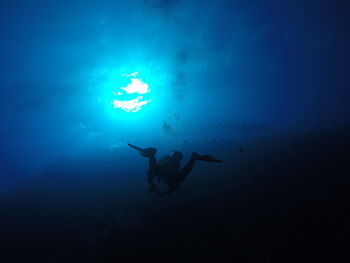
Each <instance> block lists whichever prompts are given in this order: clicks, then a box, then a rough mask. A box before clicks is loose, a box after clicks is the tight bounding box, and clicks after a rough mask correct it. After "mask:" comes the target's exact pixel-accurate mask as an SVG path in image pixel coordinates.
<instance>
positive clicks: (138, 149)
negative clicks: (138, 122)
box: [128, 143, 143, 152]
mask: <svg viewBox="0 0 350 263" xmlns="http://www.w3.org/2000/svg"><path fill="white" fill-rule="evenodd" d="M128 145H129V146H130V147H131V148H134V149H135V150H137V151H139V152H142V151H143V149H141V148H139V147H137V146H135V145H132V144H130V143H128Z"/></svg>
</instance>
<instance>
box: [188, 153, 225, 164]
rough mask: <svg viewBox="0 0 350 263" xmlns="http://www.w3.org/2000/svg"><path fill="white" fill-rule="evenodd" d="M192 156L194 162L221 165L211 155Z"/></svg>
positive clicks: (195, 154)
mask: <svg viewBox="0 0 350 263" xmlns="http://www.w3.org/2000/svg"><path fill="white" fill-rule="evenodd" d="M194 156H195V158H196V160H200V161H205V162H210V163H222V160H218V159H216V158H214V157H213V156H211V155H200V154H197V153H194Z"/></svg>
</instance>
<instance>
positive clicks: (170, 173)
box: [128, 144, 222, 196]
mask: <svg viewBox="0 0 350 263" xmlns="http://www.w3.org/2000/svg"><path fill="white" fill-rule="evenodd" d="M128 145H129V146H130V147H132V148H133V149H135V150H137V151H139V152H140V154H141V155H142V156H143V157H146V158H148V159H149V168H148V171H147V179H148V183H149V192H151V193H155V194H157V195H159V196H163V195H166V194H170V193H173V192H174V191H176V190H177V189H178V188H179V187H180V185H181V183H182V182H183V181H184V180H185V178H186V177H187V176H188V174H189V173H190V172H191V170H192V168H193V166H194V163H195V161H205V162H215V163H221V162H222V161H221V160H217V159H215V158H214V157H212V156H210V155H199V154H197V153H192V155H191V158H190V160H189V161H188V162H187V164H186V165H185V166H184V167H183V168H182V169H180V162H181V161H182V159H183V156H182V153H181V152H179V151H174V152H173V153H172V155H171V156H166V157H164V158H163V159H161V160H160V161H157V159H156V158H155V155H156V153H157V149H156V148H146V149H141V148H139V147H137V146H135V145H132V144H128ZM154 179H157V180H158V182H160V180H162V181H163V182H164V183H165V184H167V186H168V189H167V190H166V191H160V190H159V189H158V188H157V186H156V185H155V183H154Z"/></svg>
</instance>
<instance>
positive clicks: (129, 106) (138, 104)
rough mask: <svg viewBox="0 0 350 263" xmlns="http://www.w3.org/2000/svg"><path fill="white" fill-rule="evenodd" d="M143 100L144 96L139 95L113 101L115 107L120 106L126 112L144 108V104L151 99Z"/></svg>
mask: <svg viewBox="0 0 350 263" xmlns="http://www.w3.org/2000/svg"><path fill="white" fill-rule="evenodd" d="M141 100H142V96H138V97H137V98H136V99H133V100H114V101H113V102H112V104H113V106H114V108H120V109H122V110H124V111H126V112H137V111H139V110H141V109H142V106H143V105H146V104H147V103H148V102H150V101H151V100H144V101H141Z"/></svg>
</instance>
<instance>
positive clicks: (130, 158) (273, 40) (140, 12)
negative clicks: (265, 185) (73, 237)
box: [0, 0, 350, 262]
mask: <svg viewBox="0 0 350 263" xmlns="http://www.w3.org/2000/svg"><path fill="white" fill-rule="evenodd" d="M348 10H349V6H348V3H346V1H325V0H321V1H312V0H307V1H274V0H269V1H259V0H251V1H229V0H216V1H197V0H129V1H121V0H120V1H119V0H115V1H111V0H99V1H97V0H92V1H80V0H75V1H65V0H60V1H54V0H53V1H40V0H31V1H24V0H18V1H10V0H2V1H1V3H0V124H1V125H0V156H1V158H0V195H1V196H7V195H11V194H12V193H15V192H16V191H21V190H18V189H22V188H21V187H23V185H26V184H28V183H29V184H31V183H32V182H33V180H39V181H40V179H38V178H50V174H54V175H52V176H53V178H56V179H54V182H56V181H55V180H58V179H57V178H63V179H62V182H60V183H57V185H58V186H57V187H56V188H55V189H60V190H61V191H62V193H64V192H66V191H65V190H62V189H64V188H65V187H68V186H67V185H68V184H71V183H72V182H71V181H69V180H73V181H74V180H75V179H74V178H80V179H76V180H78V181H74V182H73V183H72V184H73V185H74V184H76V185H79V183H78V182H80V181H79V180H82V181H85V180H84V176H86V177H85V179H86V180H88V182H90V183H87V186H86V187H87V188H84V187H82V188H81V189H80V190H77V191H81V192H80V194H82V193H83V192H84V191H87V192H89V191H93V190H92V189H93V186H94V185H95V183H96V182H98V181H99V178H104V179H101V181H103V180H107V181H108V182H109V183H110V186H111V185H115V187H116V188H115V189H119V190H115V191H116V192H118V193H124V192H126V193H127V194H126V195H127V196H129V197H130V196H132V195H134V196H138V197H137V198H139V199H137V198H136V200H144V198H146V200H148V201H144V202H146V203H147V202H149V203H147V204H149V205H150V203H152V202H153V201H151V200H153V199H152V198H153V197H149V195H150V194H149V193H148V192H147V185H146V173H145V172H146V170H147V165H148V164H147V161H146V160H145V159H143V158H142V157H141V156H139V155H138V153H137V152H135V151H134V150H132V149H131V148H129V147H128V146H127V143H132V144H135V145H138V146H140V147H156V148H157V149H158V155H157V157H158V158H161V157H162V156H164V155H166V154H168V153H169V152H170V151H173V150H180V151H182V152H183V153H184V157H185V161H186V160H187V159H188V158H189V156H190V154H191V152H193V151H196V152H200V153H203V154H212V155H214V156H216V157H217V158H220V159H223V160H224V163H223V164H222V165H221V166H220V165H218V164H213V165H212V164H203V163H200V164H199V165H197V166H195V168H194V170H193V177H191V175H192V174H191V175H190V176H189V180H188V182H187V181H186V185H184V189H180V190H179V193H174V196H176V195H178V196H179V200H182V201H179V202H180V203H181V202H184V201H183V200H185V199H189V200H191V198H193V199H195V200H198V199H201V195H200V194H199V195H198V193H200V192H201V191H203V189H205V192H206V193H208V195H211V193H215V194H213V195H214V196H220V193H221V192H225V193H226V192H227V193H228V192H230V191H231V190H230V185H237V184H238V183H239V184H242V185H246V184H247V183H254V182H255V181H254V180H255V179H256V178H255V179H254V177H249V178H250V179H247V178H248V177H244V176H242V177H238V178H236V179H232V180H234V181H230V183H229V184H228V183H227V181H226V179H223V178H229V176H230V175H231V174H237V171H242V169H243V168H242V167H249V169H253V168H252V167H254V166H256V167H260V166H259V165H261V164H262V163H266V162H267V163H270V162H271V166H269V165H267V164H266V165H265V164H264V165H263V166H261V167H260V168H261V169H262V170H261V171H264V172H266V174H270V170H271V171H275V170H274V169H275V168H271V167H274V164H273V160H274V159H276V158H277V159H278V160H280V161H281V165H277V166H276V167H282V166H284V165H286V163H289V164H290V165H291V162H293V163H295V164H298V165H299V164H300V163H304V161H305V158H306V156H309V154H308V153H307V150H306V149H309V148H311V149H312V148H315V147H316V146H315V145H319V144H318V142H321V141H325V139H324V138H329V137H332V136H333V137H334V134H339V133H340V134H341V136H340V137H341V138H343V137H342V136H344V137H346V136H345V135H346V134H347V131H348V130H347V129H348V128H344V127H348V125H349V123H350V107H349V101H350V90H349V76H350V72H349V71H350V33H349V29H348V28H349V27H350V18H349V17H350V16H349V11H348ZM133 73H137V74H136V75H134V77H132V76H131V75H130V74H133ZM132 78H137V79H138V80H141V81H142V82H143V83H146V84H147V85H148V87H149V89H150V92H149V93H147V94H145V95H142V94H137V93H133V94H126V95H125V94H124V95H123V97H120V98H121V99H122V100H133V99H135V98H137V96H141V95H142V96H144V97H143V98H142V100H144V101H145V100H149V102H148V103H147V104H146V105H143V106H142V108H139V109H138V111H137V112H126V111H123V110H122V109H118V108H114V107H113V100H115V99H116V98H118V96H119V95H117V91H123V92H124V93H125V90H123V89H121V88H123V87H126V86H127V85H129V84H130V83H131V81H132V80H131V79H132ZM333 130H336V132H334V133H333ZM330 131H331V132H330ZM323 132H325V134H324V135H322V134H323ZM315 134H316V135H315ZM320 134H321V135H320ZM329 134H332V135H331V136H329ZM344 134H345V135H344ZM303 136H304V137H303ZM317 136H319V137H317ZM315 137H317V138H320V139H319V141H317V142H315V143H313V144H312V143H311V144H308V143H305V141H308V140H309V139H305V138H315ZM290 138H292V139H293V138H294V139H295V138H297V139H296V140H297V141H298V143H299V144H293V141H290V140H289V139H290ZM300 138H303V139H300ZM294 139H293V140H294ZM300 144H301V145H302V147H301V148H302V149H303V150H300V149H299V150H298V146H296V145H299V146H300ZM325 144H326V145H327V147H328V146H329V145H330V146H329V147H328V148H327V147H326V146H325V147H324V148H322V149H323V150H324V149H327V150H325V151H326V152H334V149H335V148H332V145H338V144H336V143H332V142H328V143H325ZM280 145H283V146H280ZM339 145H340V146H339V147H341V145H342V143H340V144H339ZM339 147H338V148H337V149H338V150H339ZM316 148H317V147H316ZM272 149H277V150H276V152H274V151H273V150H272ZM286 149H287V150H286ZM291 149H292V150H291ZM317 149H318V148H317ZM265 151H267V152H268V153H269V155H268V153H265ZM286 151H289V152H288V154H289V155H288V156H289V157H285V158H284V159H283V157H282V155H283V153H285V152H286ZM299 151H300V152H299ZM299 154H300V155H299ZM335 155H336V154H335ZM340 155H341V156H342V157H341V158H343V155H342V152H341V153H340ZM340 155H339V156H340ZM257 156H260V157H261V158H262V159H259V158H260V157H257ZM293 156H294V157H293ZM300 156H302V157H300ZM298 157H300V162H299V161H298V160H297V158H298ZM333 157H334V156H333ZM333 157H330V158H333ZM264 158H265V159H264ZM293 158H294V159H293ZM315 158H316V157H315ZM341 158H340V159H341ZM282 159H283V160H282ZM287 159H288V161H287ZM291 159H293V160H294V161H291ZM336 159H337V158H334V159H332V160H336ZM305 162H306V163H307V162H308V161H305ZM313 164H315V163H313V162H312V165H311V164H310V167H314V166H313ZM89 165H90V166H89ZM236 165H237V166H239V165H242V167H241V166H239V167H240V168H237V166H236ZM245 165H246V166H245ZM315 165H316V164H315ZM333 165H335V164H334V163H331V164H330V165H329V166H328V167H333ZM50 167H51V168H50ZM64 167H70V168H71V169H68V168H67V169H68V170H64V169H66V168H64ZM72 167H73V168H72ZM79 167H80V168H79ZM101 167H102V168H101ZM235 167H236V168H235ZM293 167H294V166H293ZM50 169H51V170H50ZM62 169H63V170H62ZM235 169H238V170H235ZM257 169H258V168H257ZM276 169H277V168H276ZM281 169H282V168H281ZM293 169H294V168H288V171H289V172H290V171H294V170H293ZM307 169H308V168H307ZM243 170H244V169H243ZM64 171H65V172H64ZM249 171H251V170H249ZM303 171H304V170H303ZM272 173H273V172H272ZM281 173H282V172H281ZM296 173H298V174H301V173H303V172H300V173H299V172H296ZM343 174H344V173H343ZM201 175H203V176H204V177H203V178H201ZM219 175H223V177H219ZM215 177H216V179H217V178H218V177H219V178H221V179H217V180H219V182H220V183H217V181H216V183H217V184H218V185H217V187H216V188H215V187H214V188H213V189H214V190H213V189H211V186H212V185H213V184H215V183H213V180H214V178H215ZM69 178H73V179H69ZM87 178H89V179H87ZM45 180H46V179H45ZM47 180H49V179H47ZM65 180H68V181H65ZM89 180H91V181H89ZM235 180H236V181H235ZM271 180H273V181H275V179H271ZM279 180H281V181H283V179H279ZM49 181H50V180H49ZM286 181H288V180H286ZM288 182H289V181H288ZM52 184H54V183H52ZM286 184H287V183H286ZM44 188H46V187H44ZM112 188H113V187H112ZM112 188H111V189H110V188H108V189H109V190H106V191H107V192H108V191H111V192H113V191H114V190H112ZM253 188H254V187H253ZM35 189H36V188H35ZM84 189H85V190H84ZM101 189H104V188H103V186H101ZM69 191H70V190H67V192H69ZM72 191H73V192H74V189H73V190H72ZM103 191H104V190H101V192H103ZM181 191H183V192H182V193H183V195H181ZM34 192H35V191H34ZM69 193H70V192H69ZM93 193H94V194H91V196H94V198H96V196H99V194H101V193H100V192H97V193H95V192H93ZM191 193H193V194H194V196H191ZM196 193H197V195H196ZM249 193H251V192H249ZM77 194H78V195H79V193H77ZM84 194H87V195H89V193H84ZM33 195H34V194H33ZM33 195H29V196H33ZM89 196H90V195H89ZM140 196H143V197H140ZM205 196H206V195H205ZM41 198H42V199H45V194H43V195H42V197H41ZM91 198H92V197H91ZM97 198H98V197H97ZM120 198H125V197H120ZM130 198H131V197H130ZM147 198H151V199H150V200H149V199H147ZM169 198H176V197H169ZM232 198H233V197H232ZM34 199H35V198H34ZM102 199H103V198H102ZM132 200H133V199H132ZM171 200H172V199H171ZM101 202H102V201H101ZM101 202H100V203H99V204H101ZM106 202H107V201H106ZM130 202H131V203H133V202H134V203H137V202H138V201H135V200H134V201H130ZM154 202H159V200H158V201H154ZM161 202H163V201H161ZM173 202H175V203H176V201H173ZM68 203H69V202H68ZM102 203H103V202H102ZM181 204H182V203H181ZM62 206H64V205H63V204H62ZM124 206H125V207H127V206H128V205H126V204H125V205H124ZM130 206H132V205H130ZM144 206H146V204H144V203H142V204H138V205H136V207H139V208H134V209H135V211H143V210H142V209H141V208H140V207H144ZM161 206H162V207H163V206H166V204H165V203H162V204H161ZM174 206H175V205H174ZM125 207H124V208H125ZM125 209H126V210H127V208H125ZM130 209H131V208H130ZM138 209H141V210H138ZM152 209H155V210H154V211H157V208H154V207H153V208H152ZM159 209H162V208H159ZM131 210H132V209H131ZM118 211H119V210H118ZM123 211H124V210H123ZM152 211H153V210H152ZM120 213H121V214H120ZM120 213H119V214H118V215H117V217H118V216H119V217H121V218H128V216H129V215H127V216H126V215H124V214H123V213H124V212H120ZM130 213H131V212H130ZM139 213H140V214H142V213H143V212H139ZM119 217H118V218H119ZM120 220H123V219H120ZM125 220H129V219H125ZM34 221H35V220H34ZM204 246H205V245H204ZM60 251H61V250H60ZM62 253H63V252H62ZM125 253H126V252H125ZM257 253H258V252H257ZM49 258H50V257H49ZM237 260H238V259H237ZM36 262H41V261H38V260H37V261H36ZM52 262H53V261H52ZM54 262H56V261H54ZM57 262H61V261H57ZM62 262H68V261H64V260H63V261H62ZM101 262H102V261H101ZM252 262H253V261H252ZM254 262H255V261H254ZM266 262H267V261H266Z"/></svg>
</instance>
